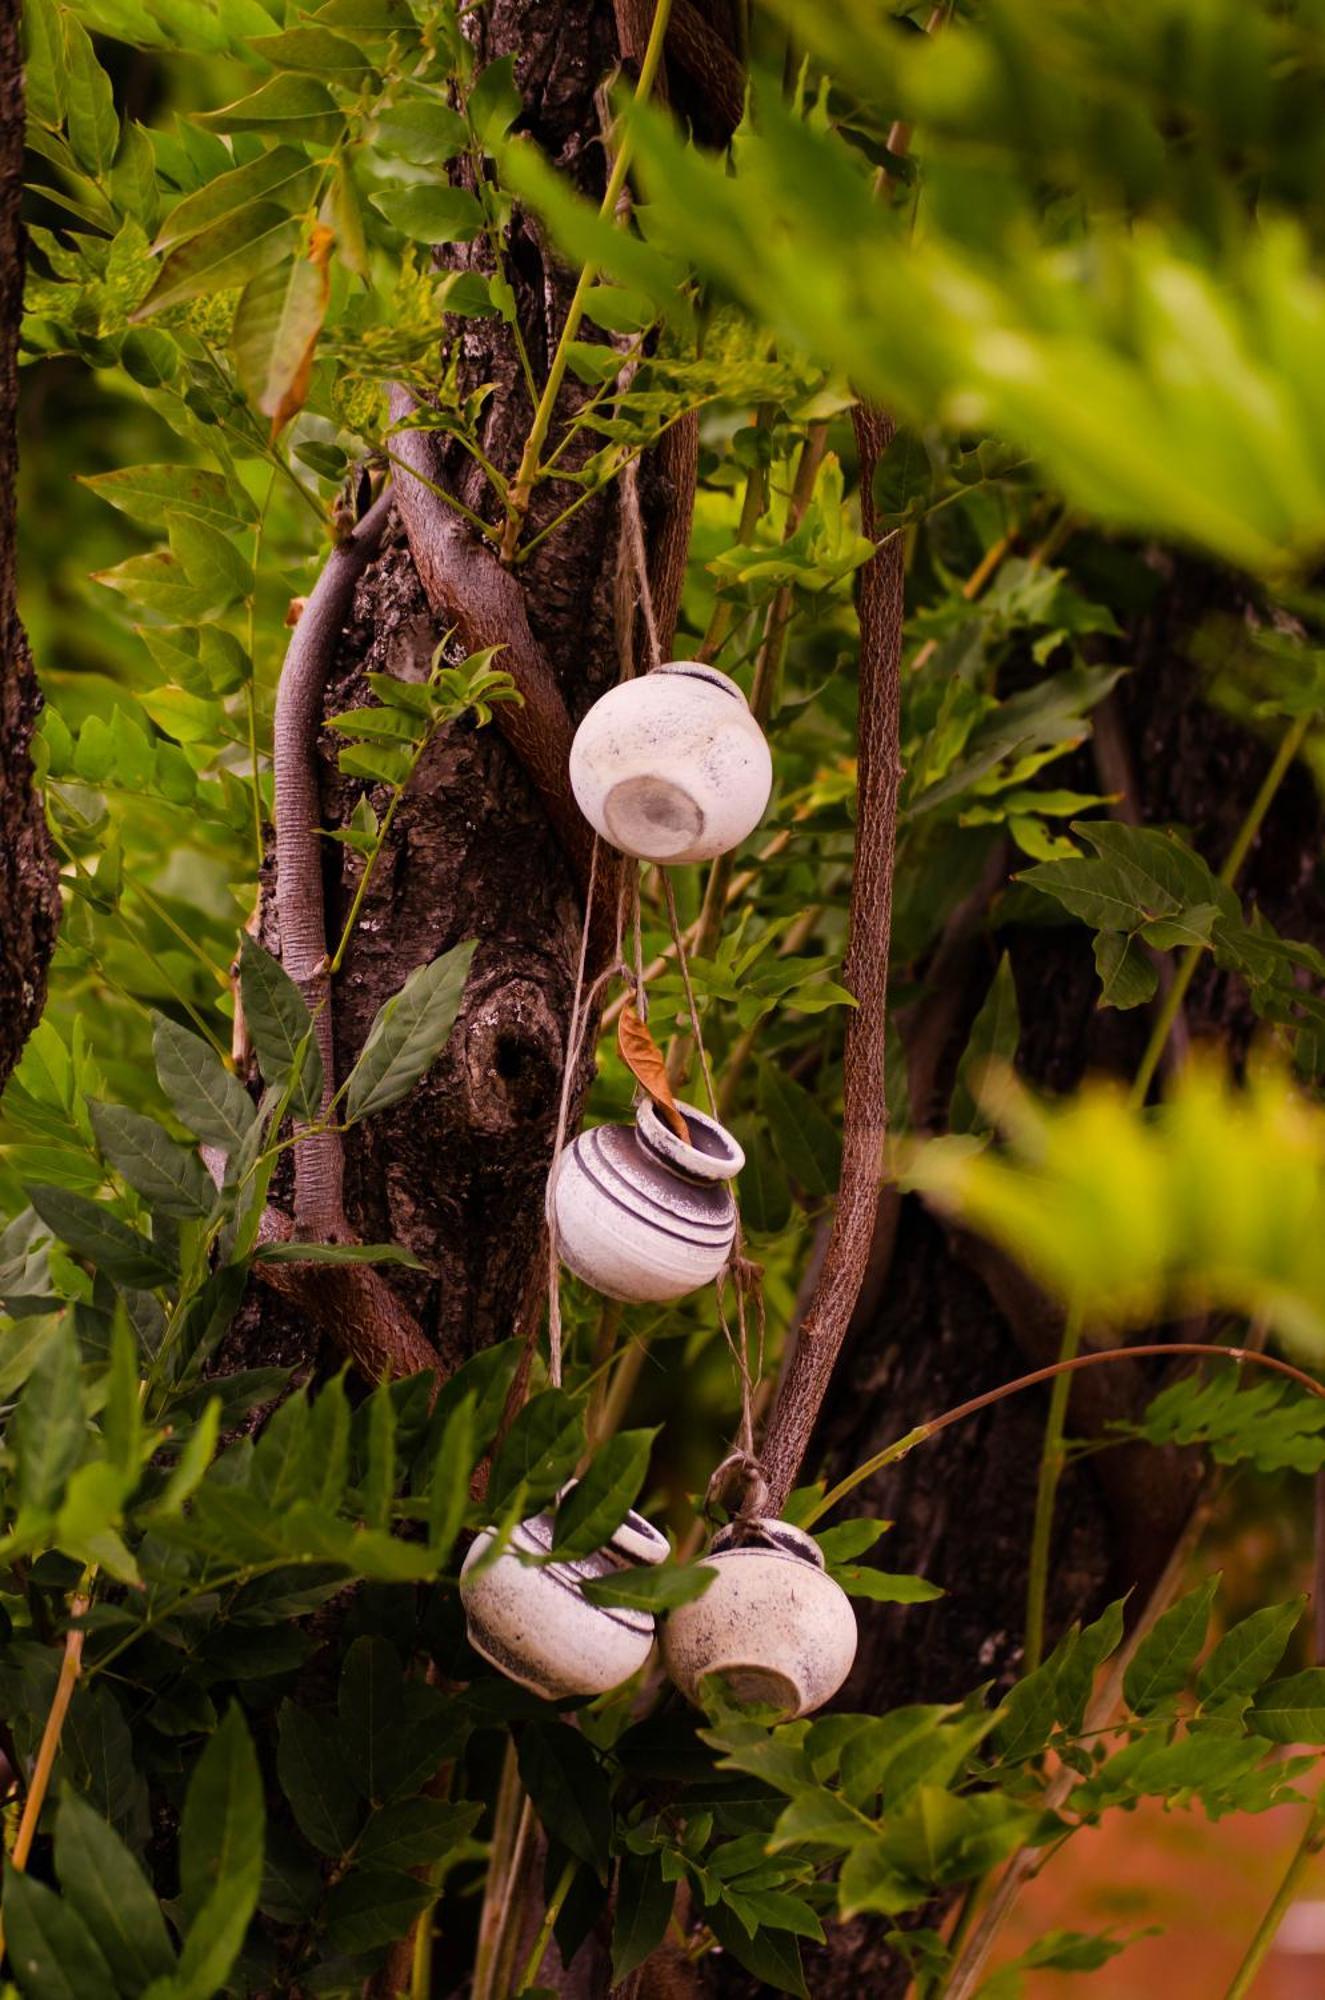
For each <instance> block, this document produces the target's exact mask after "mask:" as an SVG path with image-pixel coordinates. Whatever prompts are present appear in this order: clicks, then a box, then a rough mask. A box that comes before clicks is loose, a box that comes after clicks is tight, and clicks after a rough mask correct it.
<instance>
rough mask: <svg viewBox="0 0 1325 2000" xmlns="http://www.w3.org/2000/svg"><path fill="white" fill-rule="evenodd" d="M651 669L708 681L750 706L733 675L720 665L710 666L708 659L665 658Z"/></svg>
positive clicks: (651, 671)
mask: <svg viewBox="0 0 1325 2000" xmlns="http://www.w3.org/2000/svg"><path fill="white" fill-rule="evenodd" d="M649 671H650V673H654V674H676V675H677V676H678V677H679V678H681V679H684V680H691V681H707V682H708V684H709V686H710V687H715V688H720V689H721V690H722V692H723V694H728V695H730V696H731V697H732V699H733V701H739V702H740V704H741V707H742V708H748V707H749V706H750V704H749V702H748V701H747V700H746V698H745V695H744V693H743V692H742V690H741V688H740V686H739V685H738V684H737V682H736V681H734V680H733V679H732V677H731V675H730V674H724V673H723V672H722V670H721V668H720V667H711V666H709V664H708V662H707V661H706V660H664V661H663V662H662V665H661V666H657V667H651V668H650V669H649Z"/></svg>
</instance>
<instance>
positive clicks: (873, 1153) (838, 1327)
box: [762, 407, 905, 1508]
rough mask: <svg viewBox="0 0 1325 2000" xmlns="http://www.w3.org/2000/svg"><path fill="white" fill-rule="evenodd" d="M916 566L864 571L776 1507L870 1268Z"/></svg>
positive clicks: (865, 471)
mask: <svg viewBox="0 0 1325 2000" xmlns="http://www.w3.org/2000/svg"><path fill="white" fill-rule="evenodd" d="M854 419H855V427H856V438H857V442H858V445H859V450H860V496H861V498H860V509H861V524H862V526H863V528H864V532H865V533H866V534H867V535H868V536H869V537H870V538H871V540H877V539H878V528H877V523H876V519H875V509H874V499H873V478H874V468H875V466H876V464H877V463H878V461H879V459H880V458H881V457H882V455H883V453H884V451H886V449H887V447H888V443H889V440H890V439H891V437H892V435H893V425H892V422H891V420H890V419H889V418H888V417H886V416H884V415H883V414H882V413H881V412H879V411H877V410H870V409H866V408H864V407H858V408H857V409H856V411H855V412H854ZM904 588H905V568H904V563H903V552H902V543H901V539H900V537H899V536H896V535H893V536H889V537H888V538H887V539H886V540H885V541H884V542H883V543H882V544H881V545H880V547H879V549H878V551H877V553H876V554H875V555H874V556H873V557H872V559H871V560H870V561H869V562H868V563H867V564H866V565H865V567H864V569H863V570H862V571H861V572H860V585H859V592H858V609H859V615H860V682H859V686H860V692H859V718H860V719H859V765H858V804H857V815H856V857H855V866H854V869H853V873H852V883H851V917H850V928H849V931H848V937H847V949H846V957H845V960H844V962H843V966H842V984H843V985H844V986H845V987H846V988H847V990H848V991H849V992H850V993H852V994H854V996H855V999H856V1002H857V1005H856V1007H855V1008H854V1009H853V1011H852V1013H851V1015H850V1017H849V1018H848V1021H847V1029H846V1049H845V1053H844V1056H843V1091H842V1124H843V1132H842V1180H841V1185H840V1187H839V1189H838V1196H837V1209H836V1212H835V1214H834V1217H833V1227H832V1234H831V1235H830V1237H829V1240H828V1249H827V1252H826V1254H825V1256H824V1261H823V1268H822V1270H821V1271H820V1273H819V1281H818V1284H817V1285H816V1286H815V1291H814V1297H813V1298H812V1299H811V1301H810V1305H809V1309H808V1311H807V1312H806V1315H805V1320H804V1323H803V1324H802V1326H801V1330H800V1334H799V1337H798V1339H797V1342H796V1346H795V1350H794V1352H793V1353H792V1355H791V1358H790V1360H789V1362H788V1364H787V1368H786V1372H785V1373H784V1375H783V1378H782V1381H781V1383H780V1385H779V1388H778V1396H777V1401H776V1403H775V1404H774V1407H773V1413H772V1416H771V1417H770V1419H769V1423H768V1428H767V1431H766V1433H765V1437H764V1449H763V1453H762V1458H763V1465H764V1473H765V1476H766V1478H767V1480H768V1484H769V1489H770V1493H771V1495H772V1502H771V1504H772V1505H773V1507H774V1508H778V1507H780V1506H781V1505H782V1503H783V1502H784V1501H785V1500H786V1497H787V1494H788V1493H789V1492H790V1490H791V1487H792V1484H793V1482H794V1481H795V1477H796V1473H797V1470H798V1468H799V1466H800V1462H801V1460H802V1458H803V1457H804V1455H805V1451H806V1448H807V1447H808V1445H809V1442H810V1437H811V1434H812V1432H813V1430H814V1424H815V1419H816V1418H817V1416H818V1414H819V1408H820V1405H821V1404H822V1402H823V1399H824V1395H825V1393H826V1391H827V1388H828V1383H829V1379H830V1377H831V1376H832V1372H833V1368H834V1365H835V1363H836V1361H837V1357H838V1355H839V1353H840V1352H841V1348H842V1342H843V1340H844V1339H845V1338H846V1332H847V1327H848V1325H849V1324H850V1320H851V1313H852V1309H853V1307H854V1306H855V1303H856V1299H857V1297H858V1295H859V1293H860V1288H861V1285H862V1283H863V1282H864V1279H865V1274H866V1271H867V1269H868V1267H869V1257H870V1243H871V1240H872V1238H873V1234H874V1223H875V1216H876V1214H877V1210H878V1203H879V1187H880V1181H881V1177H882V1172H883V1141H884V1132H885V1129H886V1125H887V1103H886V1099H885V1094H884V1029H885V1022H886V1018H887V1002H888V946H889V934H890V931H891V928H892V904H893V857H894V852H895V848H896V838H897V794H898V789H899V786H900V784H901V778H902V763H901V753H900V748H899V731H900V722H901V715H900V710H901V659H902V620H903V614H904Z"/></svg>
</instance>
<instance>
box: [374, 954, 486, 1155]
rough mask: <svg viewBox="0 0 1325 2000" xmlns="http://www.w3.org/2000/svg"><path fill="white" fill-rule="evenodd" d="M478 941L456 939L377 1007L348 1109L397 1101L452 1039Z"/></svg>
mask: <svg viewBox="0 0 1325 2000" xmlns="http://www.w3.org/2000/svg"><path fill="white" fill-rule="evenodd" d="M476 949H477V945H476V943H475V941H474V940H472V939H471V940H470V941H469V942H467V943H465V944H458V945H454V946H453V947H452V948H451V950H450V951H447V952H443V953H442V955H441V957H440V958H435V959H433V961H432V963H431V964H430V965H422V966H419V967H418V968H417V969H416V970H415V971H414V972H411V974H410V975H409V978H408V979H407V980H406V981H405V984H404V985H403V986H402V987H401V989H400V991H399V993H396V994H394V995H393V996H392V998H391V999H390V1000H388V1001H387V1002H386V1005H385V1006H384V1007H383V1008H382V1009H381V1010H380V1012H379V1013H378V1016H377V1019H376V1020H375V1021H374V1022H373V1025H372V1027H371V1028H370V1029H369V1031H368V1038H367V1040H366V1041H365V1043H364V1045H363V1050H362V1052H361V1054H360V1056H359V1060H358V1062H357V1063H356V1064H355V1065H354V1069H353V1070H352V1072H351V1074H350V1079H349V1085H348V1088H347V1090H346V1094H345V1115H346V1118H347V1119H349V1120H351V1121H353V1120H356V1119H360V1118H369V1117H371V1116H372V1115H373V1114H374V1113H375V1112H378V1111H385V1110H387V1109H388V1108H389V1107H390V1106H391V1105H393V1104H398V1103H399V1101H400V1099H401V1098H402V1097H405V1096H407V1095H408V1093H409V1092H410V1091H411V1090H412V1089H413V1088H414V1085H415V1084H416V1083H417V1082H418V1081H419V1079H420V1077H422V1076H423V1075H425V1074H426V1072H427V1071H428V1070H429V1069H430V1068H431V1067H432V1065H433V1063H434V1062H435V1061H436V1060H437V1057H438V1056H439V1055H440V1054H441V1052H442V1050H443V1049H444V1048H445V1046H446V1044H447V1041H448V1040H449V1039H450V1034H451V1029H452V1027H453V1026H454V1024H455V1018H456V1015H457V1014H458V1013H459V1011H460V1003H461V1001H462V999H463V998H464V991H465V981H466V979H467V978H468V976H469V967H470V963H471V961H472V959H473V956H474V953H475V951H476Z"/></svg>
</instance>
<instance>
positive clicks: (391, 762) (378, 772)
mask: <svg viewBox="0 0 1325 2000" xmlns="http://www.w3.org/2000/svg"><path fill="white" fill-rule="evenodd" d="M337 762H338V763H339V765H340V768H341V770H342V771H343V772H344V774H345V776H346V777H347V778H367V779H368V781H369V783H370V784H374V785H390V786H391V787H392V788H393V790H395V791H399V790H400V789H401V787H402V786H403V785H404V784H406V783H407V782H408V780H409V778H410V775H411V773H412V772H413V769H414V755H413V752H412V751H410V750H397V749H395V748H394V747H392V746H390V745H388V744H382V743H351V744H349V745H348V746H347V747H346V748H345V749H344V750H342V751H341V752H340V754H339V756H338V758H337Z"/></svg>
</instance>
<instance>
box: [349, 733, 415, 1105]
mask: <svg viewBox="0 0 1325 2000" xmlns="http://www.w3.org/2000/svg"><path fill="white" fill-rule="evenodd" d="M429 736H430V737H431V731H429ZM421 754H422V753H421V752H420V755H421ZM418 761H419V759H418V757H417V756H416V757H415V759H414V763H413V764H411V766H410V771H409V777H408V778H406V780H405V784H404V785H399V786H398V787H397V788H396V790H395V791H394V792H392V794H391V799H390V802H389V804H388V806H387V809H386V811H385V812H384V813H383V815H382V822H381V825H380V826H379V827H378V829H377V844H376V846H375V847H374V848H373V851H372V853H371V854H370V855H369V856H368V859H367V860H366V861H365V862H364V865H363V868H362V869H361V870H360V874H359V880H358V881H357V882H356V884H355V887H354V896H353V898H352V899H351V902H350V907H349V911H348V913H347V915H346V918H345V922H344V925H343V926H342V929H341V934H340V942H339V944H338V945H337V946H336V949H335V951H334V953H333V954H332V958H331V962H330V964H329V966H328V968H327V970H328V971H329V972H330V974H331V976H332V977H333V978H334V977H335V975H336V974H337V973H338V972H339V971H340V969H341V966H342V965H343V964H344V962H345V954H346V952H347V951H348V950H349V948H350V939H351V938H352V937H353V936H354V927H355V925H356V924H357V923H358V921H359V912H360V910H361V909H362V908H363V899H364V897H365V896H366V895H367V894H368V884H369V883H370V882H371V880H372V878H373V872H374V870H375V869H376V867H377V859H378V856H379V855H380V854H381V852H382V849H383V847H384V846H385V845H386V837H387V835H388V834H389V833H390V831H391V823H392V821H393V820H394V819H395V816H396V807H397V806H398V805H399V804H400V800H401V795H402V793H403V792H404V790H405V785H407V784H408V783H409V779H410V778H412V777H413V776H414V772H415V769H416V767H417V765H418ZM322 1004H323V1006H325V1005H326V1001H325V1000H324V1001H323V1003H322ZM338 1095H339V1093H338Z"/></svg>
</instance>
